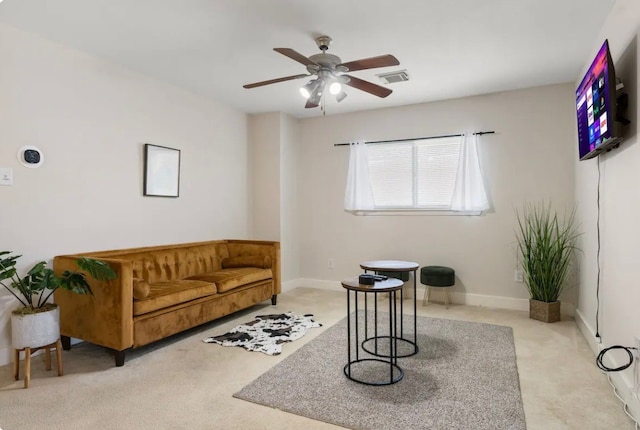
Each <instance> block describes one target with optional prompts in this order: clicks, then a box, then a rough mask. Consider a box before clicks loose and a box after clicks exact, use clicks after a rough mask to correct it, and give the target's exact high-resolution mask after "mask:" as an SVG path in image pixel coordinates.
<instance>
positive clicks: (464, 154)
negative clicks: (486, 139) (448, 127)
mask: <svg viewBox="0 0 640 430" xmlns="http://www.w3.org/2000/svg"><path fill="white" fill-rule="evenodd" d="M478 140H479V136H478V135H477V134H474V135H471V136H469V133H465V134H464V135H463V136H462V141H461V143H460V158H459V160H458V174H457V176H456V185H455V187H454V189H453V197H452V199H451V210H454V211H484V210H487V209H489V200H488V199H487V193H486V191H485V189H484V180H483V179H482V172H481V171H480V158H479V157H478Z"/></svg>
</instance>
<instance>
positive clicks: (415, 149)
mask: <svg viewBox="0 0 640 430" xmlns="http://www.w3.org/2000/svg"><path fill="white" fill-rule="evenodd" d="M488 207H489V204H488V201H487V197H486V193H485V190H484V183H483V179H482V175H481V173H480V164H479V159H478V154H477V136H475V135H474V136H473V138H471V139H466V138H465V136H448V137H438V138H429V139H416V140H409V141H398V142H392V143H370V144H364V143H360V144H353V145H351V154H350V158H349V174H348V179H347V190H346V193H345V209H346V210H348V211H355V212H362V211H366V212H371V211H374V212H375V211H403V210H413V211H415V210H418V211H457V212H460V213H471V212H475V213H480V212H481V211H483V210H485V209H488Z"/></svg>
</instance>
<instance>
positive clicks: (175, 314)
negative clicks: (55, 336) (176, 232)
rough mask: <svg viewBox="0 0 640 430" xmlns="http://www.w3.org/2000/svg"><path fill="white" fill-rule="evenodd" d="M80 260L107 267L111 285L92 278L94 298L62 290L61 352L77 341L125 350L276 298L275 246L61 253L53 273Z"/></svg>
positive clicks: (232, 243)
mask: <svg viewBox="0 0 640 430" xmlns="http://www.w3.org/2000/svg"><path fill="white" fill-rule="evenodd" d="M79 256H84V257H91V258H96V259H100V260H103V261H106V262H108V263H109V265H110V266H111V267H112V268H113V269H114V270H115V271H116V273H117V275H118V276H117V278H116V279H115V280H112V281H96V280H93V279H91V278H89V283H90V284H91V288H92V290H93V293H94V295H93V296H91V295H81V294H75V293H72V292H70V291H67V290H64V289H62V288H59V289H58V290H56V292H55V293H54V299H55V302H56V303H57V304H58V305H59V307H60V333H61V336H62V344H63V348H64V349H66V350H68V349H70V347H71V342H70V340H71V339H70V338H72V337H73V338H78V339H82V340H85V341H87V342H91V343H94V344H97V345H101V346H104V347H107V348H110V349H112V350H113V351H114V353H115V361H116V366H122V365H124V359H125V351H126V350H127V349H129V348H137V347H139V346H142V345H147V344H149V343H151V342H154V341H156V340H159V339H163V338H165V337H167V336H171V335H173V334H175V333H179V332H181V331H183V330H186V329H189V328H191V327H195V326H197V325H200V324H203V323H205V322H208V321H211V320H214V319H216V318H220V317H223V316H225V315H229V314H231V313H233V312H236V311H238V310H241V309H245V308H248V307H250V306H253V305H255V304H257V303H260V302H262V301H265V300H268V299H271V303H272V304H274V305H275V304H276V299H277V295H278V294H279V293H280V243H279V242H266V241H250V240H219V241H210V242H197V243H184V244H177V245H166V246H153V247H145V248H131V249H119V250H112V251H100V252H89V253H82V254H78V255H61V256H57V257H55V258H54V260H53V268H54V270H55V271H56V273H61V272H63V271H64V270H77V266H76V265H75V260H76V259H77V258H78V257H79Z"/></svg>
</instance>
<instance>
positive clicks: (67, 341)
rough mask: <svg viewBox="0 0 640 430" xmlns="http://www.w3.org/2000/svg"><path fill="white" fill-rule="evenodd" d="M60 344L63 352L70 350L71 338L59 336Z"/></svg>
mask: <svg viewBox="0 0 640 430" xmlns="http://www.w3.org/2000/svg"><path fill="white" fill-rule="evenodd" d="M60 342H62V349H64V350H65V351H69V350H70V349H71V338H70V337H69V336H60Z"/></svg>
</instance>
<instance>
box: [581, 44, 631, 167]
mask: <svg viewBox="0 0 640 430" xmlns="http://www.w3.org/2000/svg"><path fill="white" fill-rule="evenodd" d="M615 88H616V83H615V72H614V69H613V62H612V61H611V55H610V53H609V43H608V41H606V40H605V41H604V44H603V45H602V47H601V48H600V50H599V51H598V54H597V55H596V57H595V59H594V60H593V63H591V66H590V67H589V70H587V73H586V75H585V76H584V78H583V79H582V82H581V83H580V85H579V86H578V89H577V90H576V112H577V118H578V145H579V147H578V152H579V157H580V159H581V160H587V159H589V158H593V157H595V156H597V155H599V154H600V153H601V152H602V151H603V150H605V149H609V148H611V147H612V146H613V145H615V144H617V143H619V142H620V140H622V139H621V138H619V137H616V136H615V134H614V132H613V121H614V118H615V113H614V110H615V103H616V100H615V91H616V90H615Z"/></svg>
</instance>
